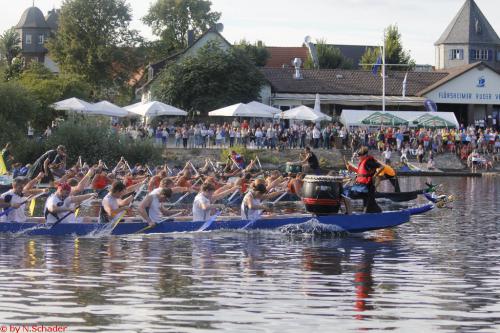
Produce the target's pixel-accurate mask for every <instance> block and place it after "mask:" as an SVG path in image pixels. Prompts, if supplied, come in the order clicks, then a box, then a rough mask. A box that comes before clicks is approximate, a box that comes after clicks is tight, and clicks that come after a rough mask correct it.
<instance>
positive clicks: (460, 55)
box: [450, 49, 464, 60]
mask: <svg viewBox="0 0 500 333" xmlns="http://www.w3.org/2000/svg"><path fill="white" fill-rule="evenodd" d="M463 59H464V50H463V49H452V50H450V60H463Z"/></svg>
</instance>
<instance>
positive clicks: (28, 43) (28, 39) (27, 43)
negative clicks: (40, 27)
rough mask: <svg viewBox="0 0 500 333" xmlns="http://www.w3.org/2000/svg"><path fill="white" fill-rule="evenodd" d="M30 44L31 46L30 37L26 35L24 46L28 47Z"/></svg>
mask: <svg viewBox="0 0 500 333" xmlns="http://www.w3.org/2000/svg"><path fill="white" fill-rule="evenodd" d="M30 44H31V35H29V34H26V45H30Z"/></svg>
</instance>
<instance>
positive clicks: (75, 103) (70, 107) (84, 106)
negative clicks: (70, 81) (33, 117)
mask: <svg viewBox="0 0 500 333" xmlns="http://www.w3.org/2000/svg"><path fill="white" fill-rule="evenodd" d="M91 106H92V104H90V103H87V102H85V101H83V100H81V99H79V98H76V97H72V98H68V99H65V100H63V101H59V102H56V103H54V104H52V105H51V107H52V108H54V109H55V110H64V111H73V112H85V111H87V110H88V109H89V108H90V107H91Z"/></svg>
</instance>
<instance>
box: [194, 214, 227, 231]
mask: <svg viewBox="0 0 500 333" xmlns="http://www.w3.org/2000/svg"><path fill="white" fill-rule="evenodd" d="M220 214H221V212H217V213H216V214H215V215H214V216H212V217H211V218H210V219H208V220H207V221H206V222H205V223H203V225H202V226H201V227H200V229H198V231H205V230H207V229H208V228H210V226H211V225H212V224H213V223H214V222H215V220H217V217H219V215H220Z"/></svg>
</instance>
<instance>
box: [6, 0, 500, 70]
mask: <svg viewBox="0 0 500 333" xmlns="http://www.w3.org/2000/svg"><path fill="white" fill-rule="evenodd" d="M32 1H33V0H0V6H1V8H2V11H1V12H0V32H3V31H4V30H6V29H8V28H9V27H11V26H14V25H16V24H17V22H18V20H19V18H20V17H21V14H22V12H23V11H24V10H25V9H26V8H28V7H30V6H31V5H32ZM127 1H128V3H129V4H130V6H131V9H132V14H133V22H132V24H131V27H132V28H134V29H138V30H139V31H141V33H142V35H143V36H144V37H146V38H148V39H154V36H153V35H152V32H151V30H150V29H149V27H147V26H145V25H144V24H142V22H141V18H142V17H143V16H144V15H145V14H146V13H147V11H148V8H149V6H150V4H151V3H152V2H153V1H151V0H127ZM62 2H63V1H62V0H35V6H37V7H38V8H40V9H41V10H42V12H44V13H46V12H47V11H48V10H50V9H52V8H54V7H56V8H57V7H59V6H61V4H62ZM464 2H465V0H308V1H304V0H301V1H299V0H212V9H213V10H215V11H219V12H221V13H222V17H221V20H220V21H221V22H222V23H223V24H224V31H223V33H222V34H223V35H224V37H226V39H227V40H228V41H230V42H236V41H239V40H241V39H243V38H244V39H246V40H248V41H251V42H254V41H258V40H261V41H263V42H264V44H265V45H267V46H301V45H302V42H303V41H304V37H305V36H308V35H309V36H311V37H312V38H313V40H314V39H319V38H324V39H326V40H327V41H328V42H329V43H332V44H354V45H380V44H381V43H382V39H383V31H384V28H385V27H387V26H388V25H390V24H397V25H398V27H399V31H400V33H401V35H402V41H403V46H404V47H405V49H407V50H409V51H410V53H411V55H412V57H413V58H414V59H415V60H416V61H417V63H418V64H430V65H434V54H435V52H434V42H435V41H436V40H438V38H439V37H440V35H441V34H442V33H443V31H444V30H445V28H446V26H447V25H448V24H449V23H450V22H451V20H452V19H453V17H454V16H455V15H456V13H457V12H458V10H459V9H460V8H461V6H462V5H463V3H464ZM476 3H477V4H478V6H479V8H480V9H481V10H482V12H483V14H484V15H485V16H486V18H487V19H488V20H489V22H490V24H491V25H492V26H493V28H494V29H495V30H496V31H497V32H500V15H498V0H476Z"/></svg>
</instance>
